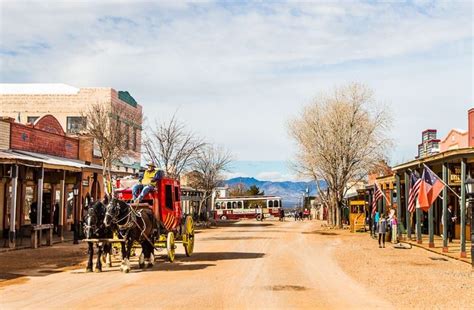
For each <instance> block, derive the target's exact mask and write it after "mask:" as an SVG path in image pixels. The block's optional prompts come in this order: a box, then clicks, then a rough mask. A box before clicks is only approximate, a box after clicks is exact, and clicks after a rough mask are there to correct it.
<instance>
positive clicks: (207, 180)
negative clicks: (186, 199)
mask: <svg viewBox="0 0 474 310" xmlns="http://www.w3.org/2000/svg"><path fill="white" fill-rule="evenodd" d="M231 162H232V156H231V154H230V153H229V152H228V151H225V150H224V149H222V148H219V147H216V146H212V145H207V146H206V147H204V148H202V149H200V150H199V151H198V155H197V157H196V158H195V160H194V162H193V165H192V168H193V173H192V176H193V177H192V178H191V179H190V185H191V186H192V187H193V188H196V189H199V190H201V191H203V193H204V194H203V197H202V199H201V201H200V203H199V210H198V214H201V210H202V207H203V205H204V204H205V203H206V202H207V201H208V200H209V198H211V196H212V192H213V191H214V190H215V189H216V188H217V187H219V186H220V185H222V182H223V179H224V177H223V175H222V173H223V172H225V171H228V168H229V165H230V163H231Z"/></svg>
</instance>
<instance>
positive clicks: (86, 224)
mask: <svg viewBox="0 0 474 310" xmlns="http://www.w3.org/2000/svg"><path fill="white" fill-rule="evenodd" d="M91 213H93V214H91ZM92 216H95V217H96V218H97V220H98V219H99V217H98V216H97V213H96V211H95V210H94V209H92V208H89V210H88V211H87V220H86V221H84V229H85V230H92V231H93V235H95V234H97V233H98V232H99V230H100V226H97V225H96V224H93V225H91V224H90V221H91V218H92ZM96 222H97V221H96Z"/></svg>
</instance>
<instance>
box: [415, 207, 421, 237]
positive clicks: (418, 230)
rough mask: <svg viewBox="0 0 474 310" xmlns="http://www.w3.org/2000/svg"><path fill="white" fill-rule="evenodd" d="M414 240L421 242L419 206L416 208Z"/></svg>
mask: <svg viewBox="0 0 474 310" xmlns="http://www.w3.org/2000/svg"><path fill="white" fill-rule="evenodd" d="M415 212H416V242H417V243H419V244H422V243H423V239H422V236H421V216H422V214H423V213H422V212H423V211H421V209H420V208H416V211H415Z"/></svg>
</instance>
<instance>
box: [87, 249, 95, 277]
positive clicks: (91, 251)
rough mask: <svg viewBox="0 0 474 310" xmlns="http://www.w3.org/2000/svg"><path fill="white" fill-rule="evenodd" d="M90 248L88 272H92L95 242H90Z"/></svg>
mask: <svg viewBox="0 0 474 310" xmlns="http://www.w3.org/2000/svg"><path fill="white" fill-rule="evenodd" d="M88 245H89V249H88V251H87V252H88V254H89V260H88V261H87V267H86V272H92V259H93V256H94V244H93V243H92V242H88Z"/></svg>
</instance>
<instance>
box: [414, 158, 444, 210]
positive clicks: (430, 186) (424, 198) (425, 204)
mask: <svg viewBox="0 0 474 310" xmlns="http://www.w3.org/2000/svg"><path fill="white" fill-rule="evenodd" d="M443 188H444V184H443V182H441V180H440V179H439V178H438V176H437V175H436V174H435V173H434V172H433V171H431V169H429V168H428V167H426V166H425V169H424V170H423V175H422V176H421V185H420V194H419V195H418V202H419V204H420V209H422V210H423V211H428V210H429V209H430V207H431V205H432V204H433V202H434V201H435V200H436V198H438V196H439V194H440V193H441V191H442V190H443Z"/></svg>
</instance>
